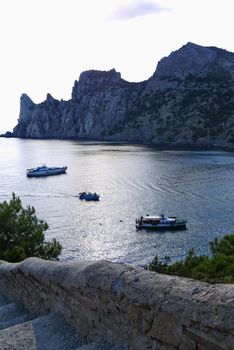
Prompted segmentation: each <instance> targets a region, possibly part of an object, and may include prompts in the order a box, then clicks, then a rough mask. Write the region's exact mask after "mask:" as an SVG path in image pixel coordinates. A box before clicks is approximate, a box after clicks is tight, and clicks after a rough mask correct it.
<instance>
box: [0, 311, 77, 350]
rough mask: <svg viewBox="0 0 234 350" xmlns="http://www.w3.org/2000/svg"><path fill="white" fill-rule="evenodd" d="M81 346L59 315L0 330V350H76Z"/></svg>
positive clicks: (73, 331) (55, 314) (50, 315)
mask: <svg viewBox="0 0 234 350" xmlns="http://www.w3.org/2000/svg"><path fill="white" fill-rule="evenodd" d="M83 344H84V340H83V339H82V338H81V337H80V336H79V335H78V334H77V332H76V331H75V330H74V329H73V328H71V326H70V325H69V324H68V323H67V322H66V321H65V319H64V317H63V316H62V315H61V314H59V313H51V314H49V315H47V316H41V317H38V318H36V319H34V320H31V321H28V322H24V323H21V324H18V325H15V326H12V327H9V328H6V329H3V330H0V349H1V350H23V349H24V350H29V349H30V350H76V349H78V348H79V347H81V346H82V345H83Z"/></svg>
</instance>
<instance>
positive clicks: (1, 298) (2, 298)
mask: <svg viewBox="0 0 234 350" xmlns="http://www.w3.org/2000/svg"><path fill="white" fill-rule="evenodd" d="M10 303H11V301H10V300H9V299H8V298H7V297H6V295H5V294H2V293H0V306H3V305H6V304H10Z"/></svg>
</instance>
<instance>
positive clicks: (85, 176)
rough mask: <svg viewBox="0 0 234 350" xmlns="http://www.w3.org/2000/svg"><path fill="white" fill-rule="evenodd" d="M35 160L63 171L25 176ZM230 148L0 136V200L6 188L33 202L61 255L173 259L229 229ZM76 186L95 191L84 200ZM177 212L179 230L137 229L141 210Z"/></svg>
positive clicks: (233, 173)
mask: <svg viewBox="0 0 234 350" xmlns="http://www.w3.org/2000/svg"><path fill="white" fill-rule="evenodd" d="M41 164H47V165H48V166H63V165H67V166H68V170H67V174H64V175H59V176H51V177H45V178H30V179H29V178H27V177H26V169H27V168H31V167H36V166H38V165H41ZM233 184H234V154H233V153H231V152H224V151H199V152H198V151H158V150H155V149H154V148H151V147H147V146H142V145H128V144H112V143H102V142H98V143H97V142H76V141H58V140H23V139H5V138H0V201H1V202H2V201H4V200H9V199H10V198H11V194H12V192H15V193H16V195H17V196H20V198H21V200H22V203H23V205H24V206H27V205H32V206H34V207H35V209H36V214H37V216H38V218H40V219H42V220H44V221H46V222H47V223H48V225H49V229H48V230H47V231H46V233H45V235H46V240H51V239H52V238H57V239H58V240H59V241H60V242H61V243H62V245H63V251H62V254H61V260H65V261H68V260H76V261H85V260H99V259H107V260H111V261H116V262H124V263H129V264H134V265H139V266H143V265H145V264H148V263H149V262H150V261H151V260H152V258H153V257H154V256H155V255H157V256H158V257H159V258H164V257H165V256H169V257H170V258H171V260H172V261H177V260H180V259H182V258H184V257H185V255H186V253H187V251H188V250H189V249H190V248H193V249H194V250H195V252H196V253H197V254H209V242H210V241H211V240H213V239H214V238H215V237H218V238H222V237H223V236H224V235H226V234H230V233H233V232H234V216H233V212H234V191H233ZM81 191H91V192H97V193H98V194H100V201H99V202H84V201H80V200H79V198H78V197H77V195H78V193H79V192H81ZM160 213H164V214H165V215H167V214H176V215H177V216H179V217H181V218H185V219H187V220H188V227H187V230H185V231H175V232H170V231H166V232H156V231H153V232H150V231H144V230H141V231H137V230H136V229H135V218H136V217H139V216H141V215H145V214H150V215H156V214H160Z"/></svg>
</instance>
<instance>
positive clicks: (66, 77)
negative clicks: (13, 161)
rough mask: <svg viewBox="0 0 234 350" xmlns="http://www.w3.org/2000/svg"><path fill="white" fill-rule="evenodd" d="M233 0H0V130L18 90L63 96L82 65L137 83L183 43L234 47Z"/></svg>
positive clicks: (12, 114)
mask: <svg viewBox="0 0 234 350" xmlns="http://www.w3.org/2000/svg"><path fill="white" fill-rule="evenodd" d="M233 15H234V1H233V0H222V1H220V0H0V45H1V61H0V89H1V90H0V92H1V99H0V113H1V123H0V132H5V131H6V130H10V131H12V129H13V127H14V126H15V125H16V124H17V119H18V116H19V102H20V96H21V94H22V93H27V94H28V95H29V96H30V97H31V98H32V100H33V101H34V102H36V103H39V102H42V101H43V100H44V99H45V98H46V94H47V93H48V92H49V93H51V94H52V96H53V97H54V98H56V99H59V100H60V99H64V100H68V99H70V97H71V91H72V86H73V83H74V81H75V80H78V79H79V75H80V73H81V72H82V71H84V70H89V69H98V70H109V69H112V68H115V69H116V70H117V71H119V72H120V73H121V76H122V78H123V79H125V80H128V81H142V80H145V79H148V78H149V77H150V76H151V75H152V74H153V73H154V71H155V69H156V66H157V62H158V61H159V60H160V59H161V58H163V57H164V56H168V55H169V54H170V53H171V52H172V51H174V50H177V49H179V48H180V47H181V46H182V45H184V44H186V43H187V42H188V41H190V42H194V43H196V44H199V45H203V46H217V47H220V48H224V49H226V50H228V51H232V52H233V51H234V40H233V34H234V28H233V27H234V20H233Z"/></svg>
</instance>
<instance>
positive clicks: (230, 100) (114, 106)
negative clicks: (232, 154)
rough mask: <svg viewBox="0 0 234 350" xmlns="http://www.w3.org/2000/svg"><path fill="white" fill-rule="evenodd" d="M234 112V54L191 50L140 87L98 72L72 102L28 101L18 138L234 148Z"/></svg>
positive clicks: (78, 87)
mask: <svg viewBox="0 0 234 350" xmlns="http://www.w3.org/2000/svg"><path fill="white" fill-rule="evenodd" d="M233 111H234V53H231V52H228V51H225V50H222V49H218V48H215V47H202V46H199V45H195V44H193V43H188V44H186V45H184V46H183V47H182V48H181V49H179V50H177V51H175V52H172V53H171V54H170V55H169V56H168V57H165V58H163V59H162V60H161V61H160V62H159V63H158V65H157V69H156V71H155V73H154V74H153V76H152V77H151V78H149V79H148V80H146V81H143V82H139V83H130V82H127V81H125V80H123V79H121V76H120V73H117V72H116V71H115V70H114V69H112V70H110V71H107V72H101V71H95V70H93V71H87V72H83V73H81V75H80V79H79V81H75V84H74V87H73V90H72V96H71V99H70V100H69V101H63V100H61V101H58V100H56V99H54V98H53V97H52V96H51V95H50V94H48V95H47V99H46V100H45V101H44V102H42V103H40V104H34V103H33V102H32V100H31V99H30V98H29V97H28V96H27V95H26V94H23V95H22V96H21V105H20V116H19V121H18V124H17V126H16V127H15V128H14V131H13V136H15V137H23V138H59V139H62V138H64V139H71V138H72V139H96V140H116V141H128V142H140V143H151V144H154V145H160V146H172V147H176V146H177V147H178V146H196V147H204V146H213V147H214V146H219V147H228V148H234V112H233ZM10 136H12V135H10Z"/></svg>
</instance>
